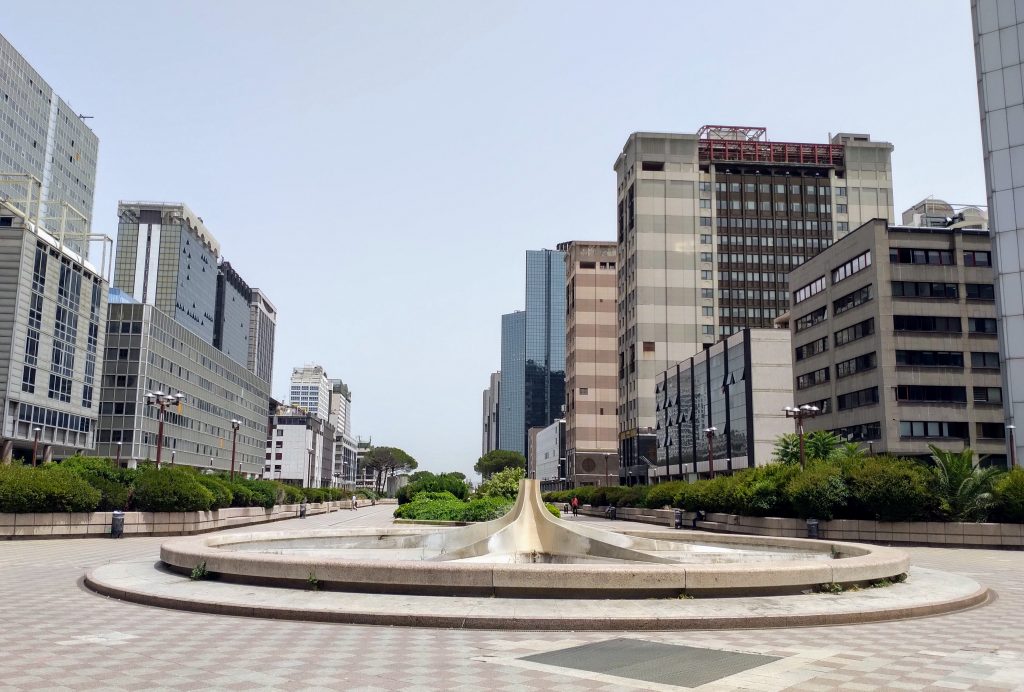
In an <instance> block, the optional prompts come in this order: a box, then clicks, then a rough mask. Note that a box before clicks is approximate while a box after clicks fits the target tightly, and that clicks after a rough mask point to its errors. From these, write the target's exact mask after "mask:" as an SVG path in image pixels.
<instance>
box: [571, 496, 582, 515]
mask: <svg viewBox="0 0 1024 692" xmlns="http://www.w3.org/2000/svg"><path fill="white" fill-rule="evenodd" d="M570 504H571V505H572V515H573V516H574V517H578V516H579V515H580V499H579V498H578V497H576V496H575V495H573V496H572V502H571V503H570Z"/></svg>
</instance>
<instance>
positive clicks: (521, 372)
mask: <svg viewBox="0 0 1024 692" xmlns="http://www.w3.org/2000/svg"><path fill="white" fill-rule="evenodd" d="M525 378H526V313H525V312H523V311H522V310H517V311H515V312H511V313H509V314H507V315H502V316H501V398H500V399H499V400H498V418H499V419H500V420H501V425H500V426H499V427H498V449H507V450H509V451H513V452H519V453H520V454H522V455H523V456H524V457H525V456H526V422H525V421H526V408H525V406H526V390H525Z"/></svg>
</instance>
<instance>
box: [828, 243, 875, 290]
mask: <svg viewBox="0 0 1024 692" xmlns="http://www.w3.org/2000/svg"><path fill="white" fill-rule="evenodd" d="M870 266H871V250H868V251H867V252H865V253H863V254H860V255H857V256H856V257H854V258H853V259H852V260H850V261H849V262H846V263H845V264H842V265H840V266H838V267H836V268H835V269H833V270H832V283H834V284H837V283H839V282H840V281H842V280H843V279H846V278H848V277H850V276H853V275H854V274H856V273H857V272H859V271H861V270H863V269H867V268H868V267H870Z"/></svg>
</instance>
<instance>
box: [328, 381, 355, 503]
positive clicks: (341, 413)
mask: <svg viewBox="0 0 1024 692" xmlns="http://www.w3.org/2000/svg"><path fill="white" fill-rule="evenodd" d="M328 422H329V423H330V424H331V427H332V428H334V445H333V449H332V453H333V455H334V474H333V475H334V484H335V485H336V486H339V487H351V486H353V485H354V484H355V475H356V440H355V438H354V437H352V392H351V390H350V389H349V388H348V385H346V384H345V383H344V382H342V381H341V380H331V415H330V419H329V421H328Z"/></svg>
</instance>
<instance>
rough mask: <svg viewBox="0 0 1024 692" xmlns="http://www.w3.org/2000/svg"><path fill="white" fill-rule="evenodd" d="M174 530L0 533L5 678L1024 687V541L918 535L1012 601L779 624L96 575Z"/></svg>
mask: <svg viewBox="0 0 1024 692" xmlns="http://www.w3.org/2000/svg"><path fill="white" fill-rule="evenodd" d="M392 511H393V507H388V506H379V507H372V508H364V509H360V510H358V511H355V512H351V511H341V512H335V513H332V514H328V515H320V516H317V517H310V518H308V519H305V520H299V519H292V520H288V521H284V522H277V523H274V524H270V525H267V526H266V527H256V528H255V529H253V528H251V527H250V528H243V529H239V530H240V531H253V530H259V529H260V528H267V529H268V530H281V529H289V528H303V529H311V528H331V527H337V528H343V527H355V526H386V525H388V524H390V522H391V512H392ZM581 520H584V519H581ZM585 520H586V521H594V522H597V523H598V524H599V525H600V526H601V527H602V528H612V527H616V526H618V527H626V526H629V527H634V528H635V527H636V526H637V525H636V524H625V523H620V522H609V521H604V520H597V519H585ZM163 540H164V539H161V538H131V539H122V540H118V541H115V540H111V539H66V540H65V539H61V540H42V541H7V542H0V584H3V589H2V593H3V599H2V600H0V623H2V626H0V690H41V689H64V690H83V689H105V690H107V689H109V690H114V689H124V690H137V689H173V690H200V689H203V690H206V689H231V690H243V689H281V690H289V691H292V690H296V689H316V688H319V689H344V690H347V691H348V692H352V691H354V690H377V689H385V690H398V689H401V690H436V689H467V690H468V689H474V690H493V689H497V690H520V689H545V690H547V689H604V690H622V689H701V690H705V689H706V690H725V689H754V690H775V689H794V690H830V689H847V690H870V689H910V690H921V689H978V690H995V689H998V690H1013V689H1019V690H1024V625H1022V621H1024V577H1022V576H1021V575H1022V572H1024V552H1019V551H1017V552H1010V551H990V550H970V549H964V550H947V549H936V548H910V549H908V550H909V552H910V554H911V558H912V563H913V565H915V566H920V567H927V568H932V569H939V570H945V571H948V572H953V573H957V574H961V575H965V576H968V577H970V578H972V579H974V580H976V581H978V582H980V583H982V584H985V585H988V586H989V587H991V588H992V589H993V590H994V592H995V593H996V599H995V600H994V601H993V602H992V603H990V604H988V605H985V606H982V607H978V608H974V609H972V610H968V611H965V612H961V613H955V614H951V615H943V616H937V617H931V618H921V619H915V620H904V621H900V622H889V623H875V624H864V625H848V626H836V627H817V628H795V629H773V630H736V631H708V632H702V631H685V632H632V633H631V632H585V633H582V632H581V633H575V632H500V631H486V630H439V629H413V628H399V627H373V626H354V625H340V624H318V623H300V622H287V621H276V620H261V619H254V618H242V617H229V616H216V615H203V614H195V613H187V612H179V611H174V610H165V609H159V608H152V607H146V606H141V605H134V604H130V603H123V602H119V601H115V600H112V599H109V598H105V597H102V596H98V595H96V594H94V593H91V592H89V591H88V590H86V589H85V588H84V587H83V586H82V578H83V576H84V574H85V572H86V571H87V570H88V569H91V568H93V567H97V566H100V565H103V564H106V563H109V562H121V561H126V560H139V559H146V558H150V557H151V558H152V559H153V560H154V561H156V559H157V556H158V548H159V545H160V543H161V542H162V541H163ZM610 607H613V608H614V603H612V604H611V606H610ZM648 643H653V645H651V644H648ZM588 645H591V646H588ZM665 645H679V646H674V647H673V646H665ZM574 647H577V648H574ZM563 649H573V650H572V651H569V652H566V653H564V654H560V653H559V651H560V650H563ZM694 649H697V651H694ZM701 649H704V650H708V651H706V652H704V651H700V650H701ZM650 651H657V655H658V656H660V657H661V658H652V659H650V661H653V662H652V663H649V664H646V669H645V667H644V666H645V664H643V662H640V663H637V662H636V661H637V660H639V659H636V658H635V657H634V658H632V659H630V660H622V661H617V660H614V659H616V655H615V654H616V652H618V653H619V654H621V656H620V658H621V657H623V656H626V655H627V654H628V655H629V656H634V655H637V656H641V657H642V656H643V655H644V653H643V652H650ZM676 651H678V652H680V653H679V654H678V656H677V655H676V654H675V653H673V652H676ZM734 653H739V654H755V655H754V656H750V655H747V656H736V655H733V654H734ZM652 655H653V654H652ZM672 656H675V658H672ZM588 661H589V662H588ZM671 661H685V662H686V667H685V668H683V669H681V672H680V674H679V677H678V678H671V676H666V675H665V669H666V667H667V666H668V665H669V662H671ZM695 661H696V662H697V663H696V664H695V663H694V662H695ZM737 662H738V663H737ZM716 666H718V667H720V669H721V671H722V674H726V673H728V674H727V675H724V677H717V678H716V679H715V680H713V681H711V682H703V683H701V676H699V675H697V676H694V675H692V672H694V669H697V668H708V669H710V668H712V667H716ZM730 666H732V668H730ZM583 667H586V668H587V669H586V670H583V669H580V668H583ZM716 669H717V668H716ZM659 670H660V675H659V674H658V673H659ZM737 671H738V672H737ZM645 676H646V677H645ZM704 677H705V678H709V677H714V676H711V675H705V676H704ZM666 678H669V680H670V681H675V682H676V683H677V685H671V684H669V682H667V681H666ZM679 683H683V684H687V685H690V687H681V686H679Z"/></svg>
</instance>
